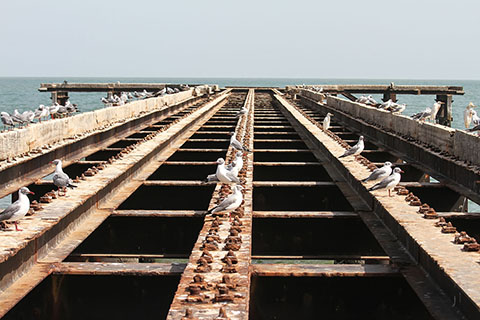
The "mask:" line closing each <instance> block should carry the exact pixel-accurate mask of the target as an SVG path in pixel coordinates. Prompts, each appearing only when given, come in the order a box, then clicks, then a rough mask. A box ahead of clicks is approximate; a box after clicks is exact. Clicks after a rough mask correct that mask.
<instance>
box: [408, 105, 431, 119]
mask: <svg viewBox="0 0 480 320" xmlns="http://www.w3.org/2000/svg"><path fill="white" fill-rule="evenodd" d="M431 114H432V109H430V108H429V107H427V108H426V109H425V110H423V111H421V112H418V113H415V114H413V115H412V119H414V120H419V121H425V119H427V118H428V117H430V116H431Z"/></svg>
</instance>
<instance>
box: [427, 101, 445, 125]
mask: <svg viewBox="0 0 480 320" xmlns="http://www.w3.org/2000/svg"><path fill="white" fill-rule="evenodd" d="M442 104H444V102H441V101H436V102H435V103H434V104H433V107H432V114H431V115H430V121H432V122H433V123H435V119H436V118H437V113H438V111H439V110H440V107H441V106H442Z"/></svg>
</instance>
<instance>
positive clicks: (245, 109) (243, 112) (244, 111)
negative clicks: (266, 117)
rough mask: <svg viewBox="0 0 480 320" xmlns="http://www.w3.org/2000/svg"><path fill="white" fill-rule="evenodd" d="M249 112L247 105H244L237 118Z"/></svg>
mask: <svg viewBox="0 0 480 320" xmlns="http://www.w3.org/2000/svg"><path fill="white" fill-rule="evenodd" d="M247 112H248V109H247V108H245V107H242V109H240V111H238V112H237V114H236V115H235V118H240V117H241V116H243V115H244V114H247Z"/></svg>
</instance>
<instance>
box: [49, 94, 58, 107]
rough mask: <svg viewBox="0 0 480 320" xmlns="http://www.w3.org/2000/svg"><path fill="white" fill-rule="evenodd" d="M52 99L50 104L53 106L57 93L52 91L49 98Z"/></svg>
mask: <svg viewBox="0 0 480 320" xmlns="http://www.w3.org/2000/svg"><path fill="white" fill-rule="evenodd" d="M50 99H52V104H55V102H57V91H52V96H51V97H50Z"/></svg>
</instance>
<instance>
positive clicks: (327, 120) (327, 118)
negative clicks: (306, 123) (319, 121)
mask: <svg viewBox="0 0 480 320" xmlns="http://www.w3.org/2000/svg"><path fill="white" fill-rule="evenodd" d="M331 117H333V114H332V113H330V112H327V115H326V116H325V118H323V130H328V129H329V128H330V119H331Z"/></svg>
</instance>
